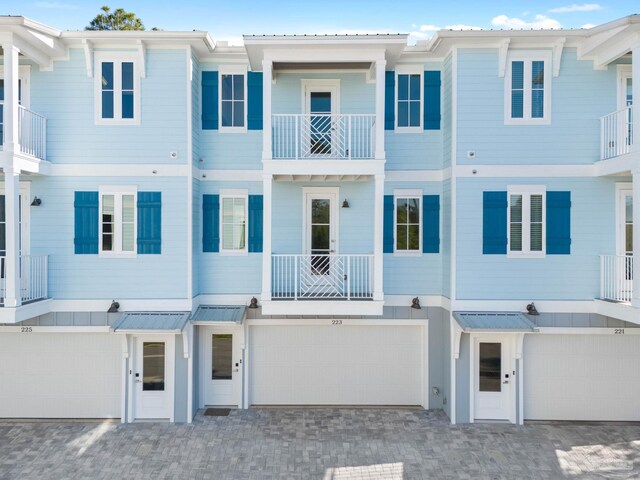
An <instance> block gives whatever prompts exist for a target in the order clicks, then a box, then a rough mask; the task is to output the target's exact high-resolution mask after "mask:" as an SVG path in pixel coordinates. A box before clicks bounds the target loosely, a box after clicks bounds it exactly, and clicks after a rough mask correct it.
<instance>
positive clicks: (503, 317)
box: [453, 312, 537, 332]
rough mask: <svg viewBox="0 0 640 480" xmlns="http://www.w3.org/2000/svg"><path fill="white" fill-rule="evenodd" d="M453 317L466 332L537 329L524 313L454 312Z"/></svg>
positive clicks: (530, 330)
mask: <svg viewBox="0 0 640 480" xmlns="http://www.w3.org/2000/svg"><path fill="white" fill-rule="evenodd" d="M453 316H454V318H455V319H456V321H457V322H458V324H459V325H460V327H462V329H463V330H464V331H465V332H473V331H476V332H477V331H491V332H497V331H508V332H534V331H536V329H537V326H536V324H535V323H533V322H532V321H531V320H529V318H527V315H525V314H524V313H522V312H453Z"/></svg>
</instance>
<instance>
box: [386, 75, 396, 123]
mask: <svg viewBox="0 0 640 480" xmlns="http://www.w3.org/2000/svg"><path fill="white" fill-rule="evenodd" d="M384 78H385V83H384V129H385V130H393V129H395V128H396V72H395V71H394V70H391V71H390V72H385V76H384Z"/></svg>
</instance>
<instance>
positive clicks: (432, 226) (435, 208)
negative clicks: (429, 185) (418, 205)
mask: <svg viewBox="0 0 640 480" xmlns="http://www.w3.org/2000/svg"><path fill="white" fill-rule="evenodd" d="M422 210H423V211H422V253H438V252H440V195H424V196H423V197H422Z"/></svg>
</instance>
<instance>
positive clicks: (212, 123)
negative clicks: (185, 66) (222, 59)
mask: <svg viewBox="0 0 640 480" xmlns="http://www.w3.org/2000/svg"><path fill="white" fill-rule="evenodd" d="M202 129H203V130H217V129H218V72H202Z"/></svg>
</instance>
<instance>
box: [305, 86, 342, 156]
mask: <svg viewBox="0 0 640 480" xmlns="http://www.w3.org/2000/svg"><path fill="white" fill-rule="evenodd" d="M337 96H338V93H337V87H335V86H333V85H306V86H305V93H304V97H305V105H304V113H305V114H306V116H305V119H304V121H303V124H302V130H303V141H302V156H303V157H307V158H308V157H325V156H326V157H335V156H336V154H337V149H338V139H339V132H338V131H337V128H338V125H337V123H336V114H337Z"/></svg>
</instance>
